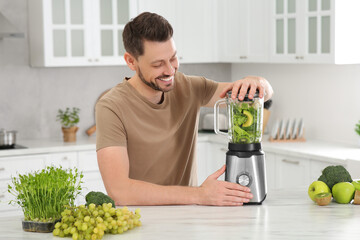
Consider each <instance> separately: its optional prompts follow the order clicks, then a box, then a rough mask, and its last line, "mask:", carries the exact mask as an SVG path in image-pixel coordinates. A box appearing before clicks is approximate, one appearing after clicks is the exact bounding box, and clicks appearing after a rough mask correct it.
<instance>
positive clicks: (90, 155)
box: [78, 150, 106, 203]
mask: <svg viewBox="0 0 360 240" xmlns="http://www.w3.org/2000/svg"><path fill="white" fill-rule="evenodd" d="M78 166H79V170H80V171H82V172H83V174H84V178H83V184H82V188H83V190H82V192H81V193H82V195H83V196H81V197H79V198H78V201H80V202H81V203H82V201H84V198H83V197H85V196H86V194H87V193H88V192H91V191H96V192H99V191H100V192H103V193H106V190H105V187H104V184H103V181H102V178H101V174H100V171H99V167H98V163H97V156H96V151H95V150H93V151H80V152H78Z"/></svg>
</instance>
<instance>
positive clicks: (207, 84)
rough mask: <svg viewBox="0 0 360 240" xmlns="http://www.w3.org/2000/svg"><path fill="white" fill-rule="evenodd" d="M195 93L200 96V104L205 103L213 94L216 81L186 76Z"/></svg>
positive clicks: (216, 84)
mask: <svg viewBox="0 0 360 240" xmlns="http://www.w3.org/2000/svg"><path fill="white" fill-rule="evenodd" d="M188 78H189V79H190V81H191V83H192V87H193V89H194V91H195V93H196V94H197V95H198V96H199V97H200V104H201V106H204V105H206V104H207V103H208V102H209V101H210V99H211V98H212V96H213V95H214V93H215V91H216V89H217V87H218V83H217V82H215V81H213V80H210V79H207V78H205V77H198V76H188Z"/></svg>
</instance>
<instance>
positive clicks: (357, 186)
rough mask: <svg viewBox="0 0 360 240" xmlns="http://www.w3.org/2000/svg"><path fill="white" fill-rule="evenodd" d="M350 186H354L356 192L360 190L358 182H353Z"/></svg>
mask: <svg viewBox="0 0 360 240" xmlns="http://www.w3.org/2000/svg"><path fill="white" fill-rule="evenodd" d="M351 184H352V185H354V187H355V189H356V190H360V180H357V181H356V180H354V181H353V182H352V183H351Z"/></svg>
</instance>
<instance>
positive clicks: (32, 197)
mask: <svg viewBox="0 0 360 240" xmlns="http://www.w3.org/2000/svg"><path fill="white" fill-rule="evenodd" d="M82 178H83V174H82V172H79V171H78V169H77V168H74V169H62V167H54V166H48V167H46V168H45V169H42V170H39V171H35V172H31V173H27V174H19V175H18V177H11V184H9V185H8V192H9V193H10V194H12V195H13V196H14V197H15V200H11V201H10V202H9V204H13V205H16V204H17V205H19V206H20V207H21V208H22V210H23V213H24V220H31V221H39V222H51V221H54V220H56V219H59V218H61V212H62V211H63V210H64V209H65V206H66V205H67V206H74V205H75V199H76V197H77V196H78V195H79V194H80V192H81V186H80V185H81V183H82V181H81V180H82Z"/></svg>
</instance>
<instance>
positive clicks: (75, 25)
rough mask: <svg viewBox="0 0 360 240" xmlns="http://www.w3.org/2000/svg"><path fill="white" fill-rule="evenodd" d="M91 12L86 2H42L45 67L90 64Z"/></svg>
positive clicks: (60, 0) (88, 2)
mask: <svg viewBox="0 0 360 240" xmlns="http://www.w3.org/2000/svg"><path fill="white" fill-rule="evenodd" d="M30 4H32V3H30ZM90 10H91V5H90V1H85V0H71V1H70V0H51V1H43V13H42V14H43V17H44V19H43V21H44V24H43V27H44V29H43V31H44V52H45V56H44V57H45V66H73V65H74V66H76V65H80V66H81V65H87V64H88V63H89V61H90V60H91V58H92V52H91V49H92V48H91V32H90V31H91V29H90V28H89V27H88V26H89V25H90V24H91V23H90V17H91V16H89V12H90Z"/></svg>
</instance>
